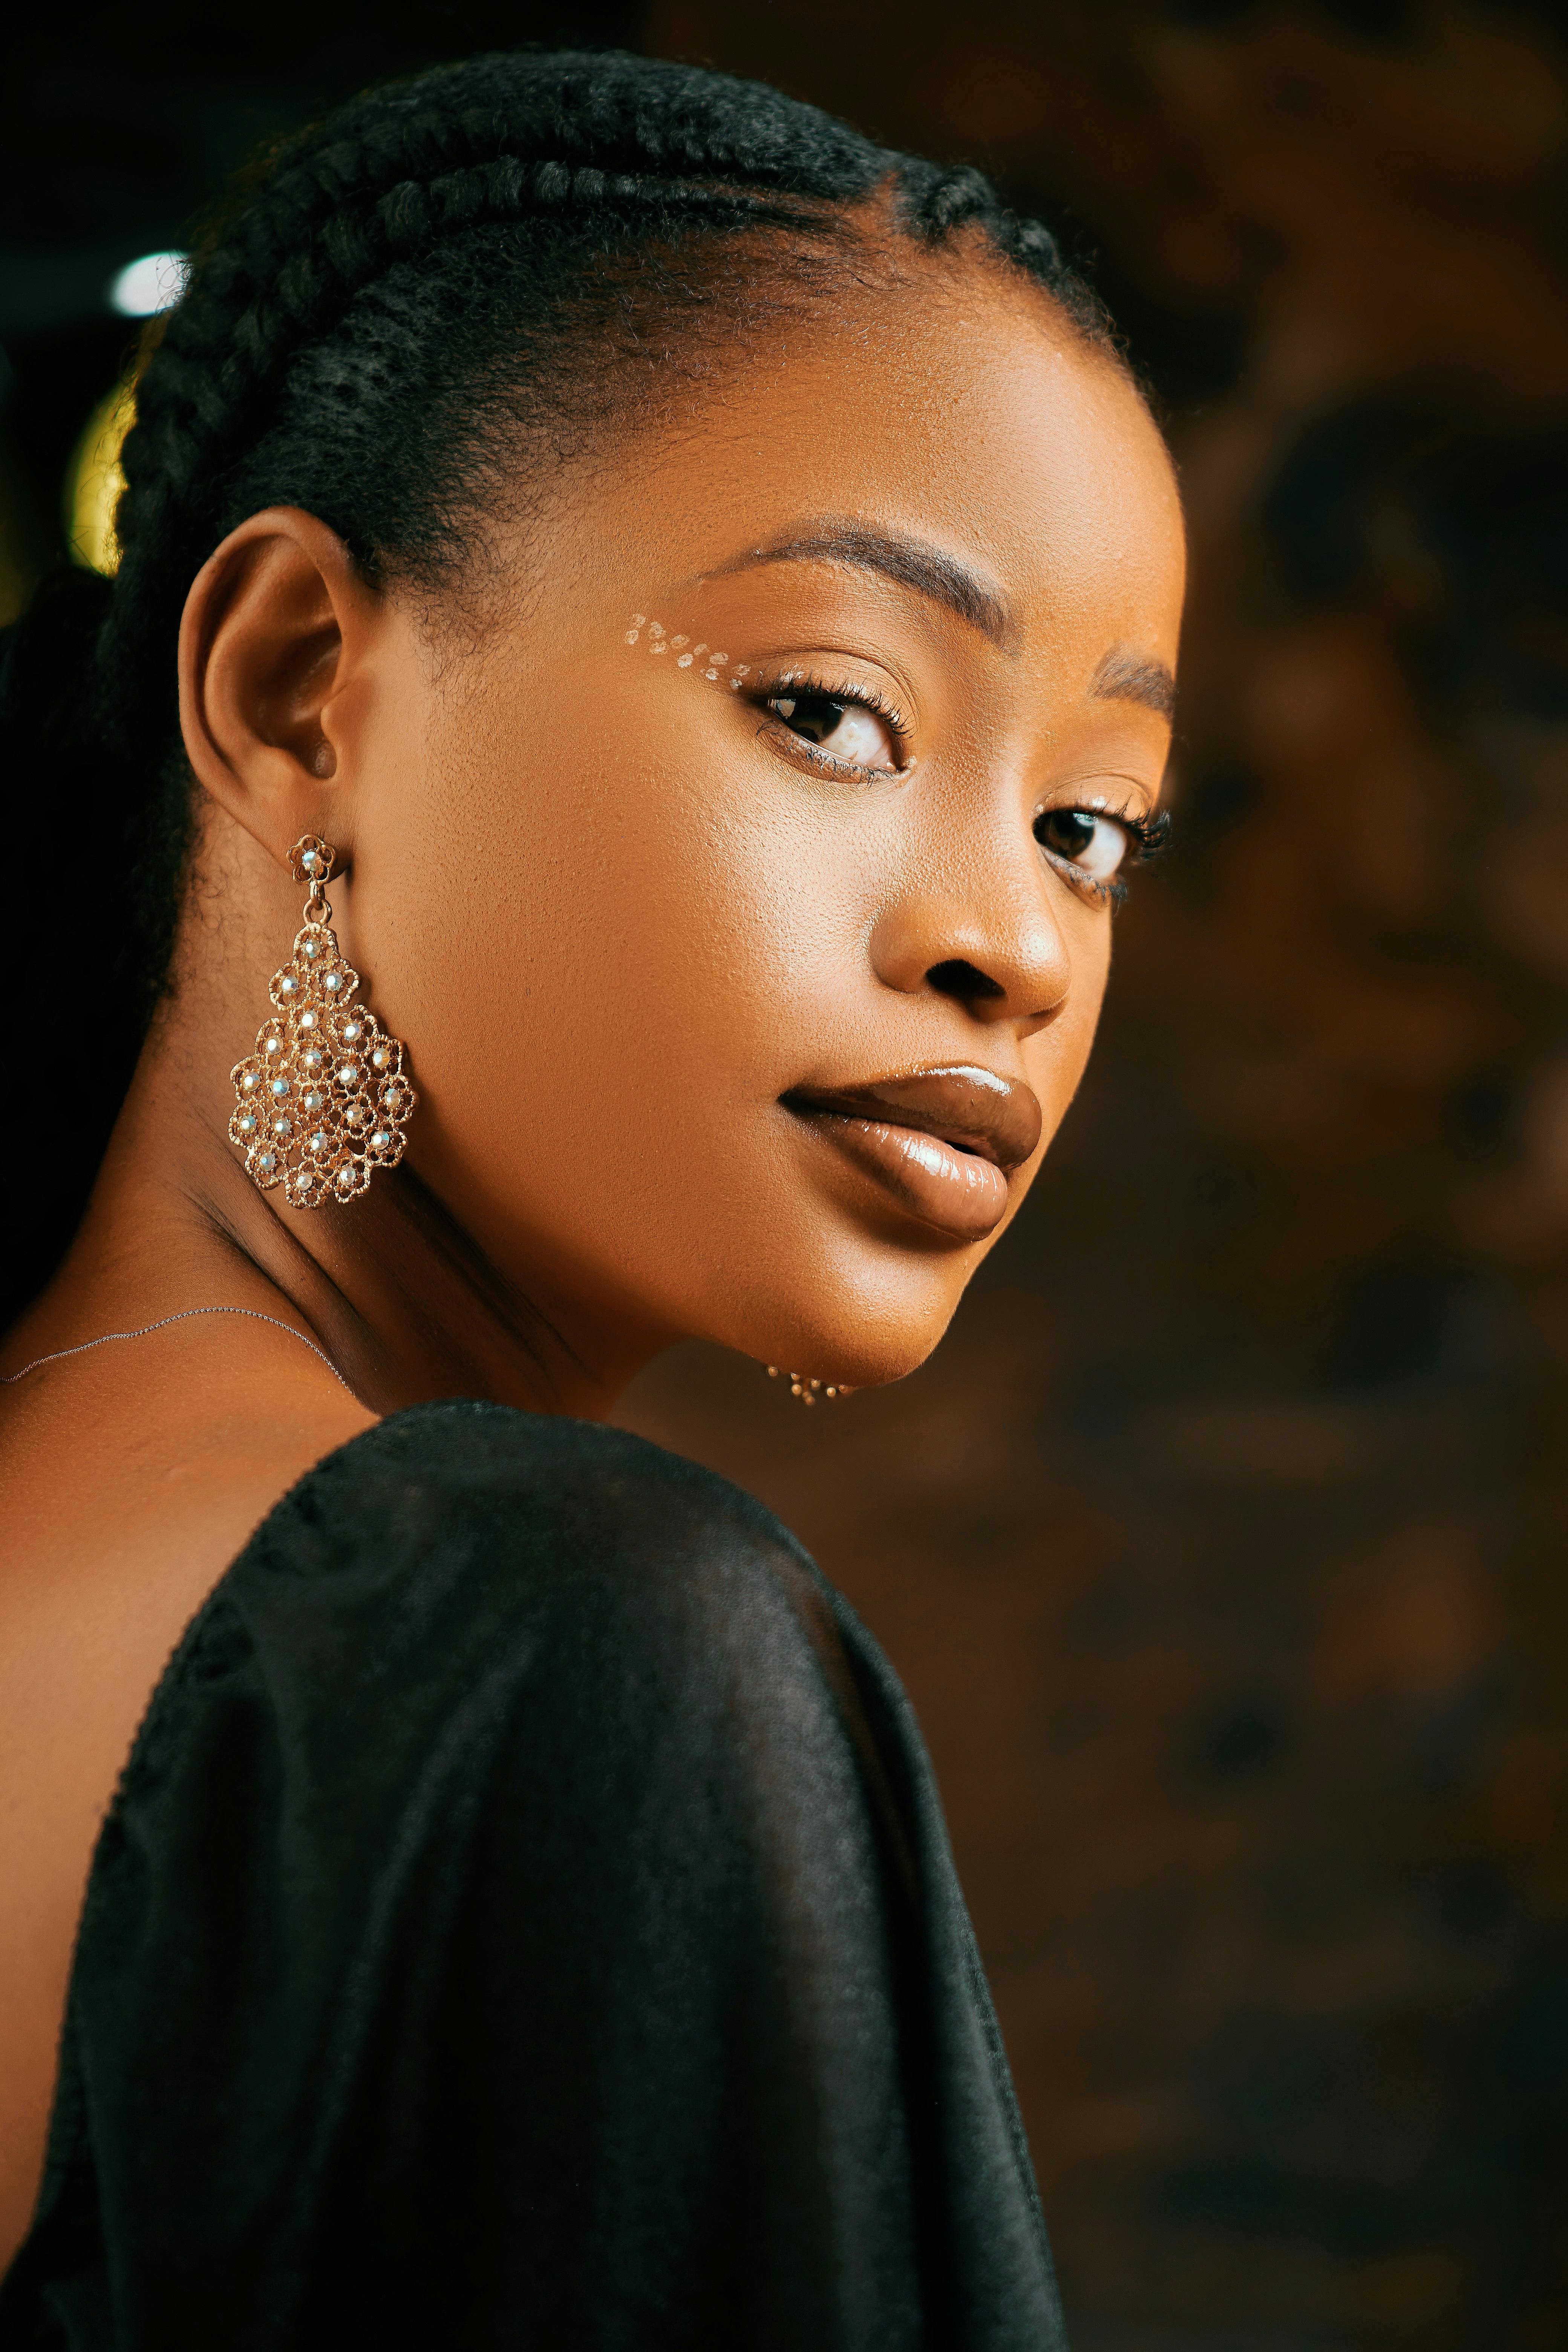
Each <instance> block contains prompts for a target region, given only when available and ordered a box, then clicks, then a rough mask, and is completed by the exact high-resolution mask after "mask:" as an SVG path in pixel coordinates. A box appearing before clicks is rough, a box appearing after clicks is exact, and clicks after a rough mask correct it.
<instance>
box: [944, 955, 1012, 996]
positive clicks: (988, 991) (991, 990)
mask: <svg viewBox="0 0 1568 2352" xmlns="http://www.w3.org/2000/svg"><path fill="white" fill-rule="evenodd" d="M926 979H927V980H928V981H929V982H930V983H931V987H932V988H934V989H935V991H936V992H937V994H938V995H939V996H952V997H956V998H957V1000H958V1002H959V1003H960V1004H976V1003H979V1002H980V1001H981V1000H982V999H983V998H988V997H996V996H1005V994H1006V990H1005V988H1004V987H1003V986H1002V985H1001V983H1000V982H999V981H994V980H992V979H991V978H990V977H989V976H988V975H987V974H986V973H985V972H983V971H981V970H980V968H979V966H978V965H977V964H973V963H965V962H964V961H963V957H962V956H954V957H952V959H951V960H950V961H948V962H946V963H933V964H932V966H931V970H930V971H928V972H927V974H926Z"/></svg>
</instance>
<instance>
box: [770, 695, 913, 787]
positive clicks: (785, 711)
mask: <svg viewBox="0 0 1568 2352" xmlns="http://www.w3.org/2000/svg"><path fill="white" fill-rule="evenodd" d="M768 709H770V710H771V711H773V713H774V715H775V717H777V718H779V719H783V720H784V725H785V726H786V727H787V728H789V729H790V730H791V732H792V733H794V734H796V735H800V736H803V737H804V738H805V741H806V742H808V743H816V745H818V747H819V748H820V749H821V750H822V751H826V752H827V753H828V754H829V755H830V756H831V757H832V758H833V759H835V760H842V761H844V763H845V765H846V766H847V767H851V768H880V769H885V770H886V771H887V772H889V774H891V773H892V772H894V771H895V770H896V769H897V767H898V764H899V761H898V753H897V751H896V749H895V746H894V743H893V737H892V731H891V730H890V729H889V727H888V726H887V725H886V723H885V722H884V721H883V720H882V719H879V718H878V716H877V714H876V712H875V711H874V710H868V709H867V707H866V705H865V704H864V703H863V702H847V701H842V700H840V698H838V696H837V695H834V694H773V695H770V696H769V697H768Z"/></svg>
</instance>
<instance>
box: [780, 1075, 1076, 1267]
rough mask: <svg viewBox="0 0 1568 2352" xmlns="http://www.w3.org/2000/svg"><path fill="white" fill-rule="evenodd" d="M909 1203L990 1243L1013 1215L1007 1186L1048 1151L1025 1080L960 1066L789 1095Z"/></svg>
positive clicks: (959, 1232) (790, 1103)
mask: <svg viewBox="0 0 1568 2352" xmlns="http://www.w3.org/2000/svg"><path fill="white" fill-rule="evenodd" d="M780 1099H781V1100H782V1102H783V1104H784V1108H785V1109H786V1110H789V1111H793V1112H794V1113H795V1117H796V1118H800V1119H805V1120H809V1121H810V1122H811V1123H812V1124H813V1125H814V1126H815V1127H816V1129H818V1131H819V1132H820V1133H821V1134H823V1135H825V1136H826V1137H827V1138H828V1139H829V1140H830V1141H832V1142H833V1143H835V1144H837V1147H838V1149H839V1150H841V1151H842V1152H843V1153H844V1154H845V1156H846V1158H847V1159H849V1160H853V1161H854V1162H855V1164H856V1166H857V1167H858V1168H861V1169H864V1171H866V1173H867V1174H868V1176H874V1177H876V1178H877V1180H878V1181H879V1183H880V1184H881V1186H882V1188H883V1190H884V1191H885V1192H889V1193H890V1194H891V1195H892V1197H893V1198H894V1199H895V1200H896V1201H897V1202H899V1204H900V1207H902V1208H904V1209H907V1210H910V1211H911V1212H912V1213H913V1214H914V1215H915V1216H917V1217H920V1218H921V1219H922V1220H923V1221H924V1223H927V1224H928V1225H934V1226H936V1228H937V1229H938V1231H939V1232H941V1233H944V1234H952V1235H953V1236H954V1238H955V1239H956V1240H959V1241H965V1242H975V1241H984V1238H985V1236H986V1234H989V1233H994V1231H995V1229H996V1227H997V1225H998V1224H999V1223H1001V1221H1002V1219H1003V1217H1004V1216H1005V1214H1006V1212H1007V1200H1008V1186H1007V1179H1008V1177H1009V1176H1010V1175H1011V1174H1012V1172H1013V1171H1014V1169H1016V1168H1021V1167H1022V1166H1023V1165H1024V1162H1025V1161H1026V1160H1028V1159H1029V1158H1030V1157H1031V1156H1032V1155H1033V1153H1034V1152H1036V1151H1037V1150H1038V1149H1039V1142H1040V1135H1041V1131H1042V1129H1043V1126H1044V1115H1043V1113H1042V1112H1041V1109H1040V1105H1039V1101H1038V1098H1037V1096H1036V1095H1035V1094H1034V1092H1033V1091H1032V1089H1031V1088H1030V1087H1026V1085H1025V1084H1024V1082H1023V1080H1022V1079H1021V1078H1005V1077H1003V1076H1002V1075H1001V1074H1000V1072H999V1071H996V1070H987V1069H983V1068H980V1067H978V1066H976V1065H974V1064H973V1063H966V1062H960V1063H956V1064H950V1065H947V1066H942V1067H938V1068H935V1069H927V1070H901V1071H899V1072H896V1073H895V1074H894V1075H893V1076H891V1077H885V1078H867V1079H862V1080H861V1081H860V1082H859V1083H858V1085H853V1086H847V1087H824V1086H803V1087H792V1088H791V1090H790V1092H789V1093H788V1094H786V1095H784V1096H783V1097H781V1098H780Z"/></svg>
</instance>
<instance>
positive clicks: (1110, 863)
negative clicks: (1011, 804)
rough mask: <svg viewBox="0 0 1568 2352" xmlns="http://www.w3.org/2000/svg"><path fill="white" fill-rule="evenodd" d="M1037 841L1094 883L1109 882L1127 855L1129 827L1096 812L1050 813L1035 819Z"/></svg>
mask: <svg viewBox="0 0 1568 2352" xmlns="http://www.w3.org/2000/svg"><path fill="white" fill-rule="evenodd" d="M1035 839H1036V840H1037V842H1038V843H1039V845H1040V846H1041V848H1042V849H1048V850H1049V851H1050V853H1051V855H1052V856H1053V857H1059V858H1061V859H1062V860H1063V862H1064V863H1065V864H1067V865H1068V866H1077V867H1078V869H1079V873H1080V874H1087V875H1088V877H1089V880H1090V881H1091V882H1109V881H1110V877H1111V876H1112V875H1113V874H1114V873H1115V871H1116V869H1117V867H1118V866H1120V865H1121V861H1122V859H1123V858H1124V857H1125V856H1126V855H1127V829H1126V827H1125V825H1121V824H1118V823H1117V821H1116V819H1115V818H1114V817H1113V816H1100V814H1098V813H1097V811H1095V810H1094V809H1078V808H1056V809H1047V810H1046V811H1045V813H1044V814H1043V815H1040V816H1037V818H1036V819H1035Z"/></svg>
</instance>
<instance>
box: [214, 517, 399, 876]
mask: <svg viewBox="0 0 1568 2352" xmlns="http://www.w3.org/2000/svg"><path fill="white" fill-rule="evenodd" d="M383 610H384V607H383V604H382V600H381V598H380V597H379V596H378V595H377V594H376V593H375V592H374V590H373V589H371V588H369V587H368V586H367V585H366V584H365V583H364V582H363V580H362V579H361V578H360V576H359V574H358V572H356V570H355V568H354V562H353V557H352V556H351V555H350V553H349V551H348V549H347V548H346V547H345V546H344V545H343V542H342V540H341V539H340V538H339V537H338V535H337V533H336V532H335V531H332V530H328V528H327V526H326V524H325V523H323V522H319V521H318V520H317V519H316V517H315V516H314V515H309V514H306V513H304V512H303V511H302V510H301V509H300V508H298V507H268V508H267V509H265V511H264V512H262V513H260V514H255V515H251V516H250V517H249V518H248V520H247V521H245V522H242V523H241V524H240V526H239V528H238V530H233V531H231V532H230V533H229V535H228V537H227V538H226V540H225V541H224V542H223V544H222V546H221V547H219V548H217V549H216V551H214V553H213V554H212V555H211V556H209V557H208V559H207V561H206V562H205V564H204V565H203V566H202V569H201V571H200V572H198V573H197V575H196V578H195V582H194V583H193V584H192V587H191V593H190V594H189V596H188V597H187V598H186V600H185V611H184V619H183V621H182V623H181V625H180V726H181V730H182V732H183V734H184V741H185V751H186V754H187V756H188V758H189V760H190V762H191V766H192V767H193V769H194V770H195V773H196V775H197V777H198V778H199V779H200V781H201V783H202V784H203V786H204V788H205V790H206V791H207V792H209V793H211V794H212V796H213V798H214V800H215V801H216V802H218V803H219V804H220V805H221V806H222V807H223V808H225V809H226V810H227V812H228V814H229V815H230V816H232V817H233V818H234V819H235V820H236V822H237V824H241V825H243V826H244V828H245V830H246V831H247V833H248V834H250V835H252V836H253V837H254V838H255V839H256V840H257V841H258V842H259V843H260V844H261V845H262V846H263V847H264V848H266V849H267V850H268V851H269V852H270V853H271V855H272V856H274V857H275V858H276V859H277V860H278V861H279V864H282V863H283V862H284V861H285V860H286V858H287V855H288V851H289V846H290V845H291V844H292V843H294V842H296V841H298V840H299V838H300V835H302V834H306V833H319V834H321V835H322V837H323V838H324V839H326V840H328V841H331V843H332V845H334V847H335V848H336V849H337V850H338V852H339V858H340V863H342V861H343V860H344V859H345V858H346V856H347V853H348V851H349V849H350V848H351V846H352V843H353V814H354V781H355V773H356V769H357V766H358V762H357V761H356V759H355V751H356V746H357V740H358V738H359V735H360V732H361V728H362V724H363V714H364V712H365V710H366V709H367V708H368V704H369V699H370V697H369V694H368V692H367V690H366V689H367V688H369V685H370V682H371V680H370V669H371V667H372V666H373V664H374V657H375V652H376V648H377V646H378V644H379V643H380V641H381V638H382V635H383V632H382V630H381V628H380V626H379V623H380V621H381V618H382V615H383Z"/></svg>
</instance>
